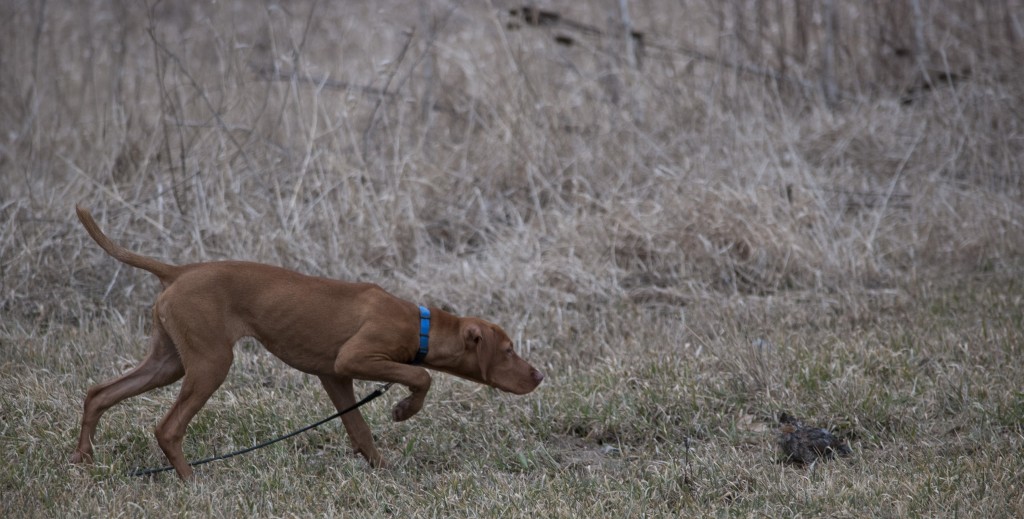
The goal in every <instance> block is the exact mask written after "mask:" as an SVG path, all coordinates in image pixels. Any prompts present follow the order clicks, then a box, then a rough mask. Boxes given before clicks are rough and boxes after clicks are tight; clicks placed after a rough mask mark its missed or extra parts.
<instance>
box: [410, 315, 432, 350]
mask: <svg viewBox="0 0 1024 519" xmlns="http://www.w3.org/2000/svg"><path fill="white" fill-rule="evenodd" d="M429 342H430V310H428V309H427V307H425V306H420V349H419V351H417V352H416V358H415V359H412V363H413V364H419V363H421V362H423V359H425V358H427V344H428V343H429Z"/></svg>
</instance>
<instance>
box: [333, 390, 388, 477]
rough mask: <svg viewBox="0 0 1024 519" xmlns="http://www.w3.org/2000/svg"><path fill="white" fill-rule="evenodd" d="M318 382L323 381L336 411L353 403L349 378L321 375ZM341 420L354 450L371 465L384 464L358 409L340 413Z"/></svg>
mask: <svg viewBox="0 0 1024 519" xmlns="http://www.w3.org/2000/svg"><path fill="white" fill-rule="evenodd" d="M320 382H321V383H323V386H324V389H325V390H327V395H328V396H330V397H331V402H333V403H334V406H335V407H337V408H338V411H344V410H346V409H349V408H351V407H352V406H353V405H355V403H356V397H355V393H354V392H353V391H352V379H351V378H349V377H329V376H321V377H320ZM341 421H342V423H344V424H345V430H346V431H347V432H348V437H349V439H350V440H352V447H353V448H355V451H356V452H358V453H359V454H361V455H362V456H363V457H364V458H366V461H367V462H369V463H370V465H371V466H373V467H383V466H386V464H385V463H384V459H383V458H382V457H381V455H380V452H378V451H377V447H375V446H374V445H373V434H372V433H371V432H370V427H369V426H368V425H366V420H364V419H363V415H362V413H360V412H359V409H353V410H352V411H350V412H348V413H345V414H343V415H341Z"/></svg>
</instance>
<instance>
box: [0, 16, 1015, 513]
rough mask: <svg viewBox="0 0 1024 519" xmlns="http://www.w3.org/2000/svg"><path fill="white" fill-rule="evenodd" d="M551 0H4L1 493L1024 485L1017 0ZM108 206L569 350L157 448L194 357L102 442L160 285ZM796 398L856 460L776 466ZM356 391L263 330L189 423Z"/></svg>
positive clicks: (627, 497) (486, 504) (376, 501)
mask: <svg viewBox="0 0 1024 519" xmlns="http://www.w3.org/2000/svg"><path fill="white" fill-rule="evenodd" d="M622 5H625V7H626V9H625V10H623V9H621V6H622ZM523 7H524V6H523V4H522V3H519V2H514V1H504V0H502V1H497V0H495V1H492V2H469V1H463V2H460V1H437V2H429V1H425V0H424V1H419V2H413V1H405V2H400V1H390V0H388V1H382V2H355V1H353V2H340V1H339V2H333V1H319V2H309V1H296V2H281V3H273V2H256V1H245V0H227V1H224V0H222V1H217V2H202V1H194V2H175V1H170V0H164V1H163V2H152V1H151V0H147V1H146V2H133V1H128V0H116V1H115V0H111V1H89V2H74V1H69V0H49V1H29V0H20V1H19V0H7V1H4V2H0V28H2V29H0V463H2V470H0V495H2V498H0V516H3V517H74V516H89V517H113V516H130V517H140V516H141V517H166V516H172V515H173V516H184V517H207V516H213V517H236V516H245V517H248V516H258V517H311V516H329V517H339V516H346V517H347V516H351V517H380V516H394V517H527V516H529V517H588V516H589V517H641V516H769V517H786V516H829V517H871V516H876V517H904V516H910V517H914V516H925V517H941V516H960V515H963V516H974V517H1012V516H1016V517H1021V516H1024V490H1022V489H1024V367H1022V360H1021V359H1022V355H1024V276H1022V275H1024V174H1022V171H1024V69H1022V67H1021V66H1020V64H1021V63H1024V3H1022V2H1021V1H1020V0H998V1H992V2H974V1H971V0H947V1H943V2H924V1H917V0H896V1H892V2H859V1H853V0H831V1H822V2H810V1H804V0H798V1H792V2H790V1H782V0H743V1H740V0H728V1H718V0H681V1H676V2H670V1H667V0H634V1H633V2H628V3H627V2H615V1H612V0H603V1H601V2H597V1H594V2H568V1H565V2H542V3H539V4H529V6H528V7H530V8H529V9H523ZM75 203H82V204H84V205H86V206H87V207H89V208H90V209H91V210H92V211H93V213H94V214H95V215H96V217H97V219H98V220H99V221H100V223H101V225H102V226H103V227H104V228H105V230H106V231H107V232H108V233H109V234H110V235H111V237H113V238H114V239H115V240H117V241H119V242H120V243H122V244H124V245H126V246H128V247H129V248H131V249H133V250H136V251H139V252H141V253H144V254H147V255H151V256H155V257H158V258H161V259H165V260H168V261H171V262H176V263H186V262H193V261H200V260H203V261H205V260H219V259H248V260H255V261H261V262H266V263H272V264H276V265H281V266H285V267H288V268H292V269H295V270H298V271H301V272H305V273H310V274H316V275H324V276H330V277H335V278H342V279H358V280H364V281H371V282H375V283H378V284H380V285H382V286H383V287H385V288H386V289H387V290H389V291H391V292H392V293H394V294H396V295H399V296H401V297H403V298H406V299H409V300H412V301H417V302H422V303H424V304H431V305H436V306H444V307H446V308H451V309H452V310H453V311H455V312H457V313H460V314H468V315H479V316H481V317H485V318H488V319H491V320H493V321H495V322H498V323H500V324H501V325H502V326H503V327H504V328H505V329H507V330H508V331H509V333H510V335H511V336H512V337H513V339H514V340H515V341H516V343H517V345H518V348H519V349H520V350H521V353H522V354H523V355H524V356H525V357H526V358H527V359H529V360H531V361H532V362H533V363H534V364H535V365H536V366H538V367H540V368H541V369H543V370H544V371H545V372H546V374H547V379H546V380H545V382H544V384H543V385H542V386H541V387H540V388H539V389H538V390H537V391H535V392H534V393H532V394H530V395H527V396H522V397H516V396H513V395H508V394H504V393H500V392H498V391H496V390H492V389H488V388H483V387H480V386H477V385H475V384H472V383H469V382H464V381H461V380H457V379H454V378H452V377H449V376H446V375H443V374H438V375H437V376H435V378H434V380H435V382H434V386H433V388H432V390H431V393H430V396H429V397H428V399H427V404H426V406H425V407H424V409H423V411H422V412H420V414H419V415H417V416H416V417H414V418H413V419H411V420H409V421H407V422H402V423H398V424H396V423H392V422H391V421H390V420H389V416H390V414H389V412H390V406H391V405H393V404H394V403H396V402H397V401H398V400H399V399H400V398H401V396H402V395H403V393H404V391H405V390H404V388H395V389H393V390H392V391H391V392H389V393H388V394H387V395H386V396H385V397H384V398H382V399H380V400H377V401H375V402H373V403H371V404H370V405H369V406H368V407H367V408H365V409H366V411H365V414H366V416H367V419H368V420H369V421H370V422H371V426H372V427H373V429H374V432H375V435H376V437H377V441H378V445H379V446H380V447H381V450H382V452H383V453H384V455H385V456H386V457H387V458H388V459H389V460H390V461H391V462H392V467H390V468H388V469H384V470H372V469H370V468H369V467H368V466H367V465H366V464H365V463H364V462H363V461H362V459H361V458H358V457H356V456H354V455H353V454H352V452H351V450H350V448H349V446H348V440H347V437H346V436H345V433H344V430H343V429H342V427H341V426H340V423H330V424H328V425H326V426H324V427H322V428H320V429H317V430H315V431H313V432H310V433H307V434H305V435H302V436H299V437H297V438H294V439H292V440H289V441H288V442H286V443H281V444H278V445H275V446H272V447H269V448H267V449H264V450H260V451H257V452H255V453H250V454H248V455H246V456H243V457H238V458H234V459H231V460H228V461H223V462H218V463H215V464H210V465H206V466H204V467H202V468H200V469H198V470H197V476H198V477H197V479H196V480H195V481H194V482H191V483H184V484H183V483H181V482H179V481H178V480H177V479H176V478H175V477H174V476H173V475H171V474H162V475H156V476H152V477H143V478H140V477H131V476H128V475H127V473H128V472H130V471H131V470H133V469H135V468H137V467H150V466H157V465H163V464H164V461H165V460H164V458H163V456H162V454H161V453H160V451H159V449H158V448H157V445H156V441H155V439H154V438H153V435H152V430H153V426H155V424H156V423H157V422H158V421H159V419H160V417H161V416H162V415H163V413H164V412H165V411H166V410H167V408H168V407H169V406H170V403H171V402H172V401H173V400H174V397H175V395H176V388H177V385H172V386H169V387H168V388H165V389H162V390H158V391H154V392H152V393H149V394H146V395H144V396H141V397H138V398H134V399H131V400H128V401H126V402H124V403H123V404H121V405H119V406H117V407H114V408H113V409H111V410H110V411H109V412H108V413H107V414H106V415H105V416H104V419H103V420H102V421H101V423H100V427H99V430H98V434H97V437H96V441H95V443H96V463H95V464H94V465H92V466H76V465H71V464H69V463H68V462H67V459H68V457H69V455H70V454H71V451H72V449H73V447H74V442H75V439H76V437H77V434H78V427H79V424H78V421H79V419H80V413H81V406H82V399H83V397H84V395H85V391H86V389H87V388H88V387H89V386H90V385H91V384H95V383H97V382H99V381H101V380H105V379H107V378H110V377H112V376H115V375H117V374H118V373H121V372H123V371H125V370H127V369H129V368H130V367H132V366H133V365H134V364H135V362H136V361H137V360H138V359H139V358H140V357H141V356H142V355H143V353H144V349H145V340H144V336H145V335H146V332H147V330H148V326H149V324H148V319H149V316H150V314H149V305H150V304H151V303H152V301H153V298H154V297H155V295H156V293H157V292H158V283H157V282H156V280H155V279H154V278H153V277H152V276H151V275H149V274H147V273H145V272H139V271H135V270H133V269H131V268H128V267H125V266H123V265H120V264H118V263H117V262H115V261H114V260H112V259H110V258H109V257H107V256H105V255H104V254H103V252H102V251H101V250H100V249H99V247H97V246H96V245H95V244H94V243H93V242H92V241H90V240H89V238H88V237H87V236H86V234H85V232H84V231H83V229H82V228H81V226H80V225H79V224H78V222H77V220H76V219H75V218H74V214H73V207H74V204H75ZM373 387H375V385H373V384H371V383H361V384H359V385H358V386H357V392H359V393H366V392H369V391H370V390H372V389H373ZM783 411H785V412H788V413H792V414H795V415H797V416H800V417H803V418H805V419H806V420H808V421H810V422H812V423H815V424H819V425H821V426H824V427H827V428H829V429H830V430H832V431H833V432H834V433H835V434H837V435H839V436H840V437H842V438H844V439H845V440H846V441H848V443H849V445H850V446H851V448H852V451H853V452H852V455H851V456H849V457H846V458H842V459H839V460H835V461H829V462H819V463H815V464H813V465H811V466H802V465H794V464H790V463H783V462H782V460H781V456H780V455H779V453H778V452H777V450H776V447H775V434H776V430H777V427H778V424H777V417H778V415H779V413H781V412H783ZM332 412H333V408H332V407H331V405H330V402H329V401H328V399H327V398H326V394H323V391H322V389H321V388H320V385H319V383H318V382H317V381H316V380H315V379H314V378H312V377H308V376H305V375H303V374H301V373H298V372H295V371H293V370H291V369H290V368H287V367H286V366H284V365H283V364H282V363H281V362H280V361H278V360H276V359H275V358H273V357H271V356H270V355H269V354H268V353H266V352H265V351H264V350H263V349H262V348H261V347H259V346H258V345H255V344H252V343H250V342H246V341H243V342H242V343H240V344H239V345H237V346H236V359H235V364H234V367H233V368H232V372H231V374H230V376H229V378H228V380H227V382H226V383H225V384H224V386H223V387H222V388H221V390H220V391H219V392H217V393H216V394H215V395H214V397H213V398H212V399H211V400H210V402H209V403H208V404H207V406H206V407H205V408H204V409H203V410H202V411H201V412H200V413H199V415H198V416H197V417H196V419H195V420H194V421H193V422H192V424H191V426H190V428H189V433H188V435H187V437H186V443H185V452H186V455H188V456H189V457H190V458H200V457H206V456H211V455H215V454H218V453H224V452H227V451H230V450H233V449H236V448H240V447H245V446H248V445H251V444H253V443H255V442H258V441H261V440H264V439H268V438H270V437H273V436H275V435H277V434H280V433H283V432H286V431H289V430H291V429H294V428H297V427H299V426H302V425H305V424H307V423H310V422H313V421H315V420H318V419H320V418H322V417H324V416H327V415H329V414H331V413H332Z"/></svg>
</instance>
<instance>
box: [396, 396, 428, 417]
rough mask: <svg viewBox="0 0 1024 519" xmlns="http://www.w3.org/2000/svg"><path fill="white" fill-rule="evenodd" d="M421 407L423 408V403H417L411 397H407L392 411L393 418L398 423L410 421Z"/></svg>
mask: <svg viewBox="0 0 1024 519" xmlns="http://www.w3.org/2000/svg"><path fill="white" fill-rule="evenodd" d="M421 407H423V403H422V402H416V401H415V400H414V399H413V397H411V396H410V397H406V398H405V399H404V400H402V401H401V402H399V403H397V404H395V407H394V408H393V409H392V410H391V418H392V419H393V420H394V421H396V422H401V421H404V420H408V419H409V418H412V416H413V415H414V414H416V413H417V412H419V410H420V408H421Z"/></svg>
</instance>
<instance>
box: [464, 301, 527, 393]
mask: <svg viewBox="0 0 1024 519" xmlns="http://www.w3.org/2000/svg"><path fill="white" fill-rule="evenodd" d="M460 333H461V334H462V341H463V343H464V345H465V356H464V363H463V364H462V365H463V366H464V369H465V370H466V371H468V373H459V374H460V375H462V376H465V377H467V378H470V379H472V380H476V381H477V382H481V383H483V384H487V385H488V386H491V387H496V388H498V389H500V390H502V391H508V392H509V393H515V394H517V395H525V394H526V393H529V392H530V391H533V390H534V389H536V388H537V386H539V385H540V383H541V381H542V380H544V374H543V373H541V372H540V370H538V369H537V368H534V367H533V366H531V365H530V364H529V363H528V362H526V361H525V360H523V358H522V357H520V356H519V355H518V354H516V351H515V348H513V347H512V340H511V339H509V338H508V335H507V334H506V333H505V331H504V330H502V329H501V327H500V326H498V325H496V324H493V323H489V322H487V321H484V320H483V319H476V318H472V317H464V318H463V319H462V323H461V326H460Z"/></svg>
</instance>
